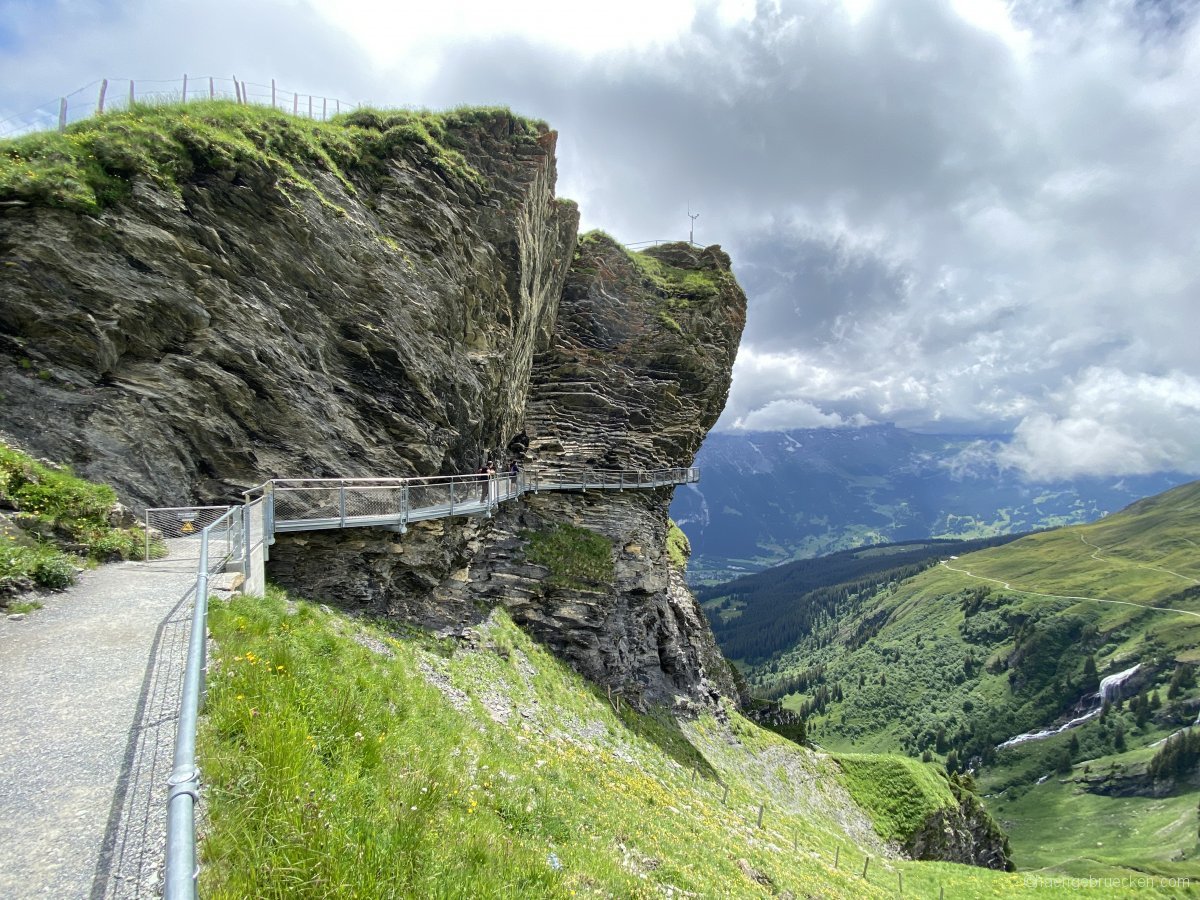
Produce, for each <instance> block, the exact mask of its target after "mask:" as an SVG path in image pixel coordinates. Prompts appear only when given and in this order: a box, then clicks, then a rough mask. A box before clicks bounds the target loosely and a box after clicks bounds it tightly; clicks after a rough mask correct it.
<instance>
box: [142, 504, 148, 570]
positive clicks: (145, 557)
mask: <svg viewBox="0 0 1200 900" xmlns="http://www.w3.org/2000/svg"><path fill="white" fill-rule="evenodd" d="M142 559H144V560H145V561H146V562H147V563H149V562H150V507H148V506H147V507H146V555H145V556H143V557H142Z"/></svg>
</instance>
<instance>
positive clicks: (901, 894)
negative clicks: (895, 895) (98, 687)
mask: <svg viewBox="0 0 1200 900" xmlns="http://www.w3.org/2000/svg"><path fill="white" fill-rule="evenodd" d="M896 878H897V879H899V882H900V896H901V897H903V896H904V873H903V872H897V873H896Z"/></svg>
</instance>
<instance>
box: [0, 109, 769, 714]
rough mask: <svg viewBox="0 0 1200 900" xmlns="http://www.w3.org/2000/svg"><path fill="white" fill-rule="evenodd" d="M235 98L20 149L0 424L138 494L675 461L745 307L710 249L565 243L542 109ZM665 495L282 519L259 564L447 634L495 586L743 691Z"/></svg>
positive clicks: (2, 242)
mask: <svg viewBox="0 0 1200 900" xmlns="http://www.w3.org/2000/svg"><path fill="white" fill-rule="evenodd" d="M235 109H236V110H237V112H236V115H234V113H231V112H230V111H229V110H228V109H225V110H224V111H222V110H221V109H218V108H213V109H208V108H206V107H199V108H193V107H189V115H191V116H192V117H193V118H191V119H189V118H187V117H181V116H180V114H179V111H178V110H176V111H175V112H174V113H172V112H171V111H169V110H168V111H166V112H163V113H150V112H143V113H139V114H137V115H144V116H157V119H154V120H153V121H152V122H151V123H150V124H151V125H154V127H155V128H157V129H159V132H156V134H155V136H154V140H153V141H151V142H150V144H148V145H147V146H149V147H150V149H146V147H144V146H142V145H141V144H137V145H136V146H134V147H132V149H131V146H130V145H129V140H130V136H131V135H133V136H134V137H137V136H138V135H141V134H142V132H141V131H138V130H137V129H139V128H143V129H144V128H145V127H147V122H146V121H143V120H138V119H136V116H135V117H134V118H132V119H123V118H122V117H120V116H116V117H111V118H110V119H100V120H96V123H89V124H88V125H86V126H85V127H84V128H83V130H80V131H77V132H76V133H75V134H73V135H69V136H68V137H70V138H71V140H70V141H68V142H67V143H65V144H63V146H62V147H58V145H57V144H54V141H55V140H57V138H46V139H45V141H44V142H43V143H45V144H46V145H47V146H50V148H51V149H52V150H54V152H55V153H58V154H60V155H59V156H53V155H52V154H49V152H48V151H45V147H42V149H41V150H38V149H37V147H34V149H33V151H31V150H29V149H28V148H26V149H25V151H24V152H27V153H29V154H30V159H31V160H35V159H36V160H40V162H37V163H36V165H41V166H42V167H43V171H42V174H43V177H42V181H41V182H39V183H38V184H35V183H34V178H33V175H34V174H36V173H31V175H30V178H29V179H27V180H26V181H25V182H21V181H20V180H19V179H18V181H17V182H16V186H15V187H13V186H12V184H11V183H10V185H9V188H8V194H7V195H6V196H0V203H3V204H4V206H3V207H0V209H2V210H3V217H2V218H0V272H2V273H3V280H2V281H0V348H2V349H3V358H2V359H0V391H2V392H3V394H4V403H3V404H2V405H0V434H4V435H7V436H9V437H11V438H15V439H16V440H17V441H18V442H19V443H21V444H23V445H24V446H26V447H28V448H30V449H31V450H32V451H34V452H35V453H38V454H42V455H45V456H48V457H51V458H55V459H58V460H63V461H67V462H71V463H72V464H73V465H75V467H76V468H77V469H78V470H79V471H80V472H81V473H83V474H86V475H87V476H89V477H91V478H93V479H98V480H105V481H108V482H110V483H112V484H113V485H114V486H116V487H117V488H118V490H119V491H120V493H121V494H122V496H123V497H124V498H125V499H126V500H128V501H132V502H134V503H137V504H144V505H166V504H174V503H181V504H182V503H188V502H195V501H197V500H209V499H214V500H232V499H236V497H237V492H238V491H239V490H241V489H243V488H245V487H247V486H250V485H252V484H255V483H257V482H259V481H261V480H263V479H265V478H268V477H271V476H339V475H340V476H353V475H367V474H371V475H432V474H447V473H454V472H469V471H474V469H475V468H476V467H477V466H478V465H479V462H480V460H481V459H482V457H483V456H484V454H485V453H487V452H488V451H489V450H490V449H496V448H503V447H506V446H509V447H512V448H513V451H512V452H519V453H521V454H522V464H523V465H524V466H525V467H526V468H527V469H528V468H530V467H542V468H546V469H560V470H561V469H573V468H579V467H589V468H600V469H625V468H660V467H668V466H686V465H688V464H689V463H690V462H691V461H692V459H693V457H694V455H695V452H696V450H697V448H698V447H699V445H700V442H701V440H702V439H703V437H704V435H705V433H706V432H707V431H708V429H709V428H710V427H711V425H712V424H713V423H714V422H715V420H716V418H717V416H718V415H719V413H720V411H721V407H722V406H723V404H724V401H725V396H726V394H727V391H728V387H729V379H730V371H731V367H732V363H733V357H734V354H735V352H736V348H737V344H738V339H739V336H740V333H741V328H742V324H743V321H744V316H745V297H744V295H743V294H742V292H741V290H740V289H739V288H738V287H737V284H736V282H735V281H734V279H733V277H732V275H731V273H730V270H729V259H728V257H727V256H726V255H725V254H724V253H722V252H721V251H720V249H719V248H715V247H713V248H708V249H703V250H701V249H698V248H693V247H689V246H687V245H682V244H676V245H668V246H665V247H660V248H656V249H653V250H651V251H648V252H647V253H645V254H630V253H628V252H627V251H625V250H624V248H622V247H621V246H620V245H618V244H617V243H615V242H614V241H612V240H611V239H608V238H606V237H604V236H602V235H589V236H586V237H585V239H583V240H582V241H580V242H578V243H577V242H576V234H575V231H576V226H577V214H576V212H575V209H574V207H573V205H571V204H567V203H563V202H561V201H557V200H556V199H555V198H554V194H553V187H554V179H555V161H554V141H555V134H554V132H552V131H550V130H549V129H547V128H546V127H545V126H544V125H541V124H538V123H529V122H527V121H525V120H522V119H519V118H517V117H514V116H512V115H511V114H508V113H506V112H495V111H481V112H463V113H455V114H448V115H445V116H423V117H422V116H417V115H415V114H403V113H401V114H396V115H394V116H389V115H387V114H380V113H373V112H362V113H356V114H355V115H354V116H353V117H351V118H350V119H348V120H346V121H344V122H342V123H340V124H337V125H319V126H318V125H311V126H310V125H309V124H307V123H304V124H303V125H301V124H299V123H296V122H295V121H294V120H290V119H288V118H287V117H284V116H281V115H275V114H273V113H269V112H266V111H253V114H251V112H246V111H244V110H242V108H235ZM205 110H208V111H207V112H206V111H205ZM171 116H174V117H175V118H174V119H171ZM206 116H207V118H205V117H206ZM106 129H107V130H106ZM38 146H39V147H40V146H41V145H38ZM115 147H118V148H121V149H122V151H123V152H124V155H121V154H118V153H117V152H116V150H115V149H114V148H115ZM81 148H82V149H81ZM139 148H140V149H139ZM164 148H165V149H164ZM34 151H36V152H34ZM44 151H45V152H44ZM85 151H86V153H85ZM135 151H136V152H135ZM38 153H41V154H42V155H41V156H38V155H37V154H38ZM71 153H77V154H83V155H82V156H80V157H79V159H78V160H77V163H78V167H77V171H75V170H72V171H69V172H66V174H65V175H64V173H63V171H60V170H61V169H62V166H63V164H62V163H61V160H62V159H64V158H69V157H70V154H71ZM138 153H141V154H142V155H141V156H138ZM131 156H132V158H133V163H130V161H129V160H130V158H131ZM47 160H50V161H49V162H47ZM114 160H116V161H114ZM30 165H31V166H33V165H35V163H34V162H31V163H30ZM55 166H58V168H57V169H56V168H55ZM96 166H99V167H100V169H99V170H97V169H96V168H95V167H96ZM98 171H99V174H97V172H98ZM52 177H53V178H57V179H58V181H57V182H55V183H56V184H58V187H57V188H55V189H47V188H44V187H41V186H40V185H41V184H44V183H46V182H48V181H51V178H52ZM72 179H73V180H72ZM81 183H83V184H86V185H91V186H92V189H94V193H95V198H96V200H95V202H91V201H90V200H87V198H86V197H85V198H84V201H81V200H79V198H78V196H77V195H78V191H77V190H75V189H76V188H77V187H78V185H79V184H81ZM64 185H65V186H66V187H64ZM56 191H57V192H56ZM72 191H74V193H73V192H72ZM100 200H103V201H104V202H100ZM85 201H86V202H85ZM522 435H523V437H522ZM514 438H516V439H517V440H516V441H515V442H514ZM526 448H527V449H526ZM670 499H671V491H670V490H669V489H659V490H655V491H632V492H626V493H615V492H592V493H587V494H580V495H571V496H568V495H553V494H544V495H540V496H531V497H529V498H527V500H526V501H524V502H520V503H515V504H509V505H506V506H505V507H503V508H502V510H501V511H500V512H499V514H498V515H497V516H496V517H495V518H494V519H487V520H480V519H468V520H462V519H460V520H453V521H441V522H431V523H425V524H421V525H415V526H413V527H412V528H410V530H409V532H408V533H407V534H405V535H398V534H394V533H392V532H389V531H382V530H379V531H376V530H351V531H346V532H314V533H307V534H298V535H282V536H280V539H279V542H278V543H277V544H276V546H275V547H274V548H272V557H271V561H270V563H269V566H268V574H269V575H270V576H271V577H273V578H275V579H277V580H279V581H280V582H281V583H283V584H285V585H287V586H289V587H291V588H294V589H296V591H297V592H298V593H300V594H301V595H306V596H310V597H313V598H318V599H322V600H326V601H329V602H334V603H338V604H340V605H343V606H346V607H350V608H357V609H363V610H367V611H370V612H372V613H375V614H384V615H389V616H393V617H395V618H398V619H404V620H408V621H413V622H417V623H419V624H422V625H426V626H433V627H440V628H447V629H450V630H452V631H458V630H461V629H462V628H463V627H464V626H466V625H469V624H471V623H473V622H475V621H478V619H479V618H480V617H481V616H482V615H485V614H486V612H487V610H489V609H490V608H492V607H493V606H495V605H497V604H503V605H505V606H506V607H508V608H509V609H510V610H511V611H512V613H513V615H514V617H515V618H516V619H517V620H518V621H519V622H521V623H522V624H523V625H525V626H526V627H527V628H529V629H530V630H531V631H533V632H534V633H535V634H536V635H537V636H538V637H539V638H540V639H541V640H543V641H544V642H546V643H547V644H549V645H550V646H552V647H554V648H555V649H556V650H557V651H558V652H559V653H561V654H562V655H563V656H564V657H566V658H567V659H568V660H570V661H571V662H572V663H573V664H575V665H576V666H577V667H578V668H579V669H580V670H581V671H583V672H584V673H586V674H587V675H589V676H591V677H593V678H594V679H596V680H597V681H598V682H600V683H601V684H604V685H607V686H610V687H613V688H616V689H618V690H620V691H622V692H624V693H625V695H626V696H627V697H629V698H630V699H631V700H634V701H635V702H645V703H649V702H658V701H673V700H676V699H679V698H688V699H690V700H699V701H703V700H704V699H705V698H707V697H711V695H712V694H713V693H715V692H717V691H724V692H726V693H729V694H731V695H732V694H733V689H732V684H731V682H730V680H729V677H728V672H727V669H726V666H725V662H724V660H723V659H722V658H721V656H720V654H719V652H718V651H717V649H716V646H715V644H714V642H713V639H712V635H711V632H710V631H709V629H708V626H707V624H706V622H705V620H704V618H703V615H702V614H701V613H700V610H699V609H698V607H697V606H696V604H695V601H694V600H693V598H692V597H691V595H690V594H689V593H688V592H687V590H686V587H685V586H684V584H683V582H682V579H681V576H680V573H679V572H678V570H676V569H674V568H672V566H671V564H670V563H669V561H668V557H667V555H666V552H665V547H664V544H665V535H666V531H667V506H668V504H669V502H670Z"/></svg>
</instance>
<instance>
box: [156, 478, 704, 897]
mask: <svg viewBox="0 0 1200 900" xmlns="http://www.w3.org/2000/svg"><path fill="white" fill-rule="evenodd" d="M483 479H484V476H482V475H480V474H478V473H476V474H471V475H436V476H430V477H423V476H416V477H411V478H272V479H269V480H267V481H264V482H263V483H262V484H260V485H256V486H255V487H252V488H250V489H249V490H247V491H244V492H243V496H244V497H245V500H246V503H245V504H244V505H240V506H231V507H229V509H228V510H227V511H226V512H225V513H224V514H223V515H222V516H221V517H220V518H218V519H216V520H215V521H213V522H211V523H209V524H208V525H206V526H205V527H204V529H203V530H202V531H201V532H200V563H199V566H198V570H197V574H196V586H195V593H196V603H195V608H194V610H193V612H192V632H191V637H190V639H189V642H188V657H187V668H186V670H185V672H184V676H183V695H182V698H181V699H180V710H179V725H178V728H177V730H176V733H175V756H174V764H173V768H172V770H171V775H170V777H169V778H168V779H167V847H166V872H165V875H164V884H163V897H164V898H165V900H196V897H197V896H198V893H197V892H198V886H199V876H200V870H199V867H198V866H197V863H196V803H197V802H198V801H199V797H200V770H199V768H198V767H197V766H196V726H197V722H198V720H199V716H200V709H201V707H202V705H203V703H204V672H205V655H206V649H207V647H206V645H207V636H208V576H209V568H210V560H209V557H210V549H211V548H210V537H211V535H212V533H213V531H214V529H216V528H217V527H218V526H222V525H223V526H224V527H226V528H227V529H228V528H230V527H232V526H233V524H234V523H235V521H236V520H238V519H239V518H240V520H241V524H242V534H241V543H242V545H243V552H244V553H245V559H244V563H245V564H246V566H247V573H248V572H249V549H250V543H251V540H250V533H249V532H250V517H249V516H248V515H247V509H248V508H249V506H250V505H251V504H252V503H255V502H261V501H260V500H259V497H257V496H254V497H252V495H255V494H259V495H261V498H262V501H265V506H264V514H263V541H264V542H265V543H267V544H270V543H272V542H273V541H274V535H275V532H276V531H277V530H278V529H277V526H278V525H279V523H280V520H279V519H277V518H276V514H277V509H276V495H277V494H279V493H283V494H287V493H288V492H290V491H296V492H299V491H304V490H328V489H330V488H334V489H337V491H338V497H337V507H338V509H337V512H338V515H337V516H335V517H332V518H331V519H329V520H325V521H334V522H336V523H337V524H336V525H335V526H333V527H341V528H350V527H355V526H359V525H379V524H385V523H381V522H380V521H379V520H380V519H385V520H389V522H391V521H394V522H395V524H397V525H399V526H400V527H401V529H402V530H403V528H404V526H405V525H406V524H407V522H408V521H409V517H410V516H411V515H412V513H413V512H414V511H416V512H421V511H422V510H424V511H425V512H431V511H432V512H433V513H435V515H431V516H428V517H429V518H447V517H452V516H455V515H473V514H478V513H486V514H487V515H491V510H492V509H493V508H494V507H495V506H496V505H498V504H499V503H502V502H505V501H507V500H515V499H517V498H519V497H520V496H521V495H522V494H525V493H529V492H531V491H532V492H534V493H537V492H538V491H580V490H583V491H587V490H604V489H608V490H613V489H615V490H627V489H639V488H640V489H643V490H645V489H653V488H659V487H667V486H674V485H679V484H693V483H695V482H697V481H699V480H700V471H699V470H698V469H696V468H684V467H673V468H669V469H655V470H651V471H645V470H641V469H627V470H606V469H578V470H576V469H563V470H554V471H553V472H552V473H549V474H547V473H543V472H539V471H534V472H524V471H522V472H518V473H517V477H516V483H515V484H514V483H513V476H512V475H511V474H510V473H507V472H502V473H499V474H497V475H493V476H490V477H488V478H487V479H486V490H481V489H482V488H484V484H485V482H484V480H483ZM461 484H469V485H470V486H471V488H472V490H471V492H470V493H469V494H468V495H467V497H461V495H460V497H459V499H458V500H457V502H456V498H455V495H454V487H455V485H461ZM443 485H445V486H448V487H449V488H450V491H449V501H450V502H449V505H448V507H447V506H446V505H445V504H442V505H436V504H435V505H433V506H425V507H419V508H417V509H416V510H414V509H413V508H411V507H410V505H409V491H410V489H411V488H413V487H427V488H437V487H440V486H443ZM348 486H349V487H352V489H354V490H359V491H361V490H375V489H378V490H400V491H401V492H402V493H401V496H402V499H401V503H400V510H399V512H398V513H396V514H394V515H393V516H391V517H389V516H387V515H384V516H370V515H367V516H357V518H359V519H361V520H366V521H359V522H355V521H353V519H355V518H356V516H351V515H348V514H347V496H346V491H347V487H348ZM502 489H503V490H502ZM476 494H478V498H477V499H472V498H473V497H474V496H475V495H476ZM177 508H178V509H187V508H188V507H177ZM443 513H444V514H443ZM282 521H283V522H284V523H286V522H287V521H288V520H286V519H284V520H282ZM293 523H294V524H301V525H304V524H308V527H328V526H326V525H324V524H312V520H293ZM293 530H302V529H293Z"/></svg>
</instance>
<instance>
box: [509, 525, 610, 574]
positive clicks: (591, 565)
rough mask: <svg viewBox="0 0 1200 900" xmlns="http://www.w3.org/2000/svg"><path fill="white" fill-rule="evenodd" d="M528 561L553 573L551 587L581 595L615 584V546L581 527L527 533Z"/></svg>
mask: <svg viewBox="0 0 1200 900" xmlns="http://www.w3.org/2000/svg"><path fill="white" fill-rule="evenodd" d="M521 536H522V537H523V538H525V540H526V541H527V542H528V543H527V545H526V549H525V559H526V560H528V561H529V562H531V563H533V564H534V565H538V566H545V567H546V568H547V569H549V570H550V583H551V584H553V585H555V586H557V587H562V588H569V589H571V590H578V591H595V590H599V589H603V588H604V587H606V586H607V585H610V584H612V580H613V571H614V570H613V559H612V544H611V543H610V542H609V540H608V538H606V537H604V536H603V535H600V534H597V533H596V532H594V531H591V530H589V529H587V528H580V527H579V526H578V525H567V524H560V525H555V526H554V527H553V528H550V529H548V530H545V531H525V532H522V535H521Z"/></svg>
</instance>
